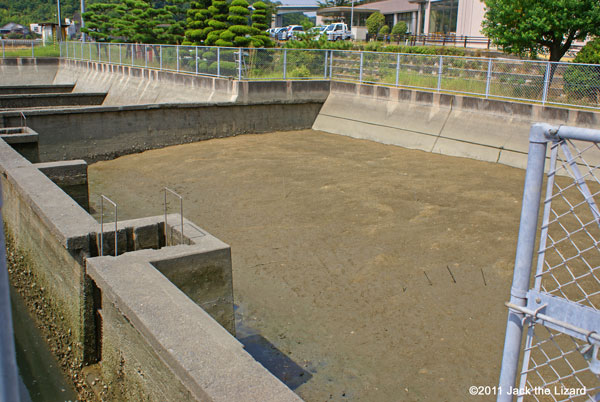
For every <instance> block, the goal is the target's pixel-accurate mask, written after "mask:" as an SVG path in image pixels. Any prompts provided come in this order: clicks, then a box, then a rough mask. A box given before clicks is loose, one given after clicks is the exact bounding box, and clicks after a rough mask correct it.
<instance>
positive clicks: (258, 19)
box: [251, 1, 273, 47]
mask: <svg viewBox="0 0 600 402" xmlns="http://www.w3.org/2000/svg"><path fill="white" fill-rule="evenodd" d="M252 6H253V7H254V12H253V13H252V37H251V41H252V46H254V47H272V46H273V41H272V40H271V38H269V36H268V35H267V34H266V32H265V31H266V30H267V29H269V25H268V24H267V5H266V4H265V3H263V2H262V1H257V2H256V3H254V4H253V5H252Z"/></svg>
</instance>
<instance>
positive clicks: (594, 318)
mask: <svg viewBox="0 0 600 402" xmlns="http://www.w3.org/2000/svg"><path fill="white" fill-rule="evenodd" d="M573 141H575V142H579V141H583V142H585V149H583V151H581V150H579V149H578V148H577V146H576V145H574V143H573ZM598 143H600V130H591V129H583V128H578V127H568V126H559V127H555V126H551V125H548V124H543V123H539V124H534V125H533V126H532V127H531V130H530V133H529V154H528V160H527V171H526V174H525V185H524V193H523V204H522V210H521V222H520V227H519V237H518V244H517V251H516V258H515V269H514V274H513V283H512V287H511V297H510V302H509V303H506V305H507V307H508V308H509V312H508V320H507V327H506V338H505V343H504V353H503V357H502V369H501V373H500V382H499V387H498V392H497V400H498V401H501V402H505V401H512V400H513V399H514V398H515V397H516V399H517V400H519V401H520V400H523V399H534V400H553V401H559V400H560V401H562V400H578V401H579V400H587V401H599V400H600V377H599V374H600V361H598V351H599V350H600V311H599V310H598V308H599V307H600V303H598V301H597V300H598V298H600V278H599V277H598V276H596V275H597V274H600V262H597V263H596V264H595V265H594V264H590V263H589V262H588V261H587V260H586V258H587V259H589V258H588V257H587V255H585V256H584V255H583V253H584V252H588V251H589V252H594V253H598V252H599V251H600V248H599V244H600V236H598V237H594V236H593V235H590V233H589V231H591V230H592V229H593V230H594V231H597V230H598V228H599V227H600V211H599V209H598V207H597V205H596V203H595V200H594V194H593V193H592V192H591V191H590V187H589V186H588V182H595V184H594V185H595V186H596V187H598V186H597V185H598V184H600V180H598V178H596V177H595V176H594V171H595V170H596V169H598V168H600V165H595V166H592V165H589V164H588V163H587V162H586V161H585V159H583V156H582V154H583V153H584V152H585V151H587V150H589V149H592V151H590V152H598V153H599V154H600V152H599V151H600V147H599V146H598ZM548 144H551V156H550V168H549V172H548V180H547V192H546V194H547V195H546V199H545V200H544V213H543V222H542V226H541V230H540V236H539V238H540V245H539V251H538V263H537V269H536V274H535V283H534V287H533V288H532V289H530V288H529V284H530V279H531V269H532V265H533V258H534V248H535V243H536V238H537V237H536V232H537V230H538V216H539V212H540V201H541V195H542V186H543V180H544V169H545V164H546V154H547V146H548ZM571 149H575V151H576V152H575V156H573V153H572V152H571ZM559 150H560V151H562V155H563V156H564V158H563V159H562V166H559V167H557V158H558V152H559ZM599 164H600V162H599ZM559 168H561V169H563V170H564V171H563V172H562V173H567V174H568V175H570V176H571V178H572V179H573V183H572V184H571V186H570V191H576V192H577V194H578V195H579V196H580V197H581V198H583V201H582V202H580V203H579V204H577V205H576V206H573V205H571V204H569V201H568V200H567V199H566V198H564V196H563V195H562V194H560V193H561V192H562V189H561V188H560V186H558V185H557V184H556V183H555V179H556V172H557V169H559ZM582 169H587V172H586V173H585V174H582V172H581V170H582ZM599 177H600V176H599ZM554 186H558V188H559V190H560V191H559V195H560V196H563V198H561V199H558V200H557V201H556V202H558V203H559V205H561V204H560V202H564V203H565V204H564V205H567V206H568V207H570V210H569V211H568V213H569V216H570V218H571V219H577V220H578V221H579V222H580V223H581V225H582V226H581V227H582V228H583V232H582V231H581V229H578V231H579V232H580V233H579V235H580V236H581V235H584V234H585V235H588V237H589V238H590V239H591V240H589V239H588V241H591V242H592V243H593V244H592V246H591V247H589V248H588V249H585V250H583V251H581V250H579V249H578V248H577V245H575V243H574V242H573V241H572V239H571V236H573V235H574V233H575V232H573V233H571V232H570V231H569V230H570V229H569V230H568V229H566V228H565V227H564V226H562V224H561V223H560V222H558V218H559V217H558V216H557V215H553V217H551V216H550V215H551V211H552V213H554V214H555V211H554V210H553V209H552V201H553V199H554V196H555V194H554V193H553V188H554ZM596 194H600V192H597V193H596ZM575 207H578V208H582V207H585V211H584V212H585V214H586V215H590V211H591V217H592V219H588V222H583V221H582V220H580V219H579V218H578V217H577V213H575ZM578 211H582V210H581V209H579V210H578ZM565 215H566V214H565ZM553 218H556V219H553ZM557 222H558V223H557ZM550 223H553V224H558V225H560V228H561V229H562V230H563V231H564V232H565V233H566V234H565V238H566V239H567V240H566V241H565V243H567V244H569V246H571V243H572V247H574V248H575V250H577V252H576V255H575V257H573V259H575V258H579V259H580V261H577V262H579V265H583V263H585V265H583V266H584V269H588V270H589V272H587V273H585V274H584V275H578V274H577V275H574V273H573V272H571V268H569V264H575V262H574V261H573V259H571V257H569V258H566V257H565V256H563V255H560V254H558V256H559V257H560V258H557V259H561V267H560V268H561V269H562V270H563V271H561V272H567V273H568V274H571V276H572V277H573V279H572V280H570V282H569V281H566V282H568V283H567V284H564V283H563V284H561V283H560V281H558V280H557V279H556V278H554V276H553V275H554V274H553V273H552V272H551V270H552V269H554V268H555V267H552V266H550V265H548V262H547V261H546V258H548V257H547V255H546V252H547V251H549V250H550V248H549V247H553V246H554V245H556V244H557V243H554V239H553V238H552V237H549V234H548V227H549V224H550ZM595 226H597V227H595ZM554 227H556V226H554ZM548 239H549V242H550V246H548V244H547V241H548ZM586 239H587V238H586ZM561 240H562V239H561ZM568 242H571V243H568ZM552 251H556V250H552ZM599 255H600V254H599ZM582 261H583V262H582ZM545 267H546V268H548V269H545ZM549 272H550V274H548V273H549ZM543 275H550V276H552V279H553V280H554V281H556V286H554V287H552V286H550V291H548V289H546V287H545V286H544V285H543V284H542V276H543ZM583 277H585V278H586V283H585V285H586V288H585V289H583V287H582V286H580V285H579V284H578V283H577V281H578V280H579V279H580V278H583ZM594 281H595V282H594ZM590 282H591V288H590V287H589V284H590ZM567 285H569V286H571V285H572V286H577V287H579V290H581V294H583V295H584V297H583V298H579V299H578V298H577V297H570V296H567V294H566V293H564V292H563V291H564V288H565V287H566V286H567ZM561 286H562V287H563V288H562V290H561ZM590 289H591V290H590ZM576 290H577V289H576ZM525 326H528V331H527V336H526V343H525V346H524V348H522V347H521V344H522V338H523V329H524V327H525ZM538 330H540V331H542V330H543V331H545V333H547V334H548V335H546V336H544V337H541V338H540V337H539V336H538V334H537V333H536V331H538ZM560 337H562V338H567V341H568V342H570V346H569V347H568V348H566V347H564V346H563V345H565V344H564V343H561V342H559V338H560ZM548 345H549V346H548ZM546 347H552V348H553V349H554V352H553V354H551V353H549V352H546V351H544V348H546ZM536 348H539V349H536ZM521 350H523V354H522V360H521V359H520V357H521ZM532 351H535V352H536V353H537V352H541V355H540V356H542V358H543V359H542V360H544V361H543V362H540V361H536V360H534V359H533V358H532ZM557 351H558V352H557ZM572 358H577V359H579V360H578V365H577V366H575V365H574V364H573V363H572ZM586 361H587V365H586V364H585V362H586ZM582 362H584V363H582ZM520 363H521V364H522V369H521V371H520V372H519V366H520ZM559 364H562V368H561V369H559V368H557V366H558V365H559ZM542 370H545V373H550V376H551V377H552V378H546V377H544V375H545V374H544V375H541V374H540V373H539V372H538V371H542ZM561 370H562V371H561ZM565 370H566V371H567V373H566V374H565ZM534 372H535V373H536V374H537V376H538V377H536V379H537V380H538V381H541V386H540V387H539V389H538V388H537V387H535V389H532V388H531V387H532V386H533V384H532V383H530V382H528V381H529V379H528V377H527V376H528V375H530V376H533V373H534ZM517 375H519V377H520V378H519V384H518V386H515V383H516V380H517ZM583 377H585V380H582V379H581V378H583ZM540 379H541V380H540ZM590 379H591V381H590ZM567 381H568V383H571V384H572V383H575V384H580V386H581V389H584V390H585V394H583V395H572V394H570V393H568V392H567V394H566V395H563V394H561V391H562V390H564V389H567V388H566V387H565V385H564V384H565V383H566V382H567ZM585 381H588V382H593V383H590V384H588V383H585ZM527 387H529V388H527ZM552 387H554V388H553V389H551V388H552ZM557 387H558V388H557ZM567 390H568V389H567Z"/></svg>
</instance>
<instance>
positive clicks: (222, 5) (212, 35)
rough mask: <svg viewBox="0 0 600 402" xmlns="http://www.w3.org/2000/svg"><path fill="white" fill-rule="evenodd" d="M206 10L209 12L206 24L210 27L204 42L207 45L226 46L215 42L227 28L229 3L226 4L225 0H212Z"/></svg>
mask: <svg viewBox="0 0 600 402" xmlns="http://www.w3.org/2000/svg"><path fill="white" fill-rule="evenodd" d="M208 12H209V13H210V18H209V20H208V22H207V25H208V27H209V28H210V31H209V32H208V33H207V35H206V40H205V41H204V43H205V44H207V45H209V46H212V45H217V46H226V45H219V43H217V42H218V41H219V39H220V36H221V33H223V32H224V31H225V30H226V29H227V28H229V24H228V23H227V17H228V14H229V5H227V1H225V0H212V4H211V5H210V6H209V7H208Z"/></svg>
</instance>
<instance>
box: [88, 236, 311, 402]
mask: <svg viewBox="0 0 600 402" xmlns="http://www.w3.org/2000/svg"><path fill="white" fill-rule="evenodd" d="M178 247H182V246H178ZM176 248H177V247H176ZM160 252H161V250H158V251H154V252H153V253H154V254H156V255H155V257H154V258H158V253H160ZM144 254H147V253H146V252H145V253H144ZM140 257H141V258H140ZM146 257H147V255H144V256H141V255H140V253H128V254H125V255H122V256H119V257H117V258H112V257H97V258H92V259H89V260H88V261H87V264H88V273H89V275H90V276H91V277H92V278H93V280H94V282H95V283H96V285H97V286H98V288H100V289H101V291H102V304H101V311H100V314H101V317H102V367H101V369H102V373H103V378H104V379H105V381H108V382H109V383H110V384H111V387H110V391H109V394H108V398H109V400H120V401H123V400H130V401H138V400H145V401H190V400H202V401H209V400H210V401H227V402H228V401H299V400H300V398H298V397H297V396H296V395H295V394H294V393H293V392H292V391H291V390H290V389H288V388H287V387H286V386H285V385H283V384H282V383H281V382H280V381H279V380H277V379H276V378H275V377H274V376H273V375H271V374H270V373H269V372H268V371H267V370H266V369H265V368H264V367H262V366H261V365H260V364H259V363H258V362H256V361H255V360H254V359H252V357H250V355H248V354H247V353H246V352H245V351H244V350H243V346H242V345H241V344H240V343H239V342H238V341H237V340H235V339H234V338H233V337H232V336H230V335H229V334H228V333H227V332H226V331H225V329H224V328H223V327H221V326H219V325H218V324H217V323H216V322H215V321H214V320H213V319H212V318H211V317H210V316H209V315H208V314H207V313H206V312H205V311H204V310H202V309H201V308H200V307H199V306H198V305H197V304H195V303H193V302H192V301H191V300H190V299H189V298H188V297H186V296H185V295H184V294H183V292H182V291H181V290H179V289H178V288H177V287H176V286H175V285H174V284H173V283H171V282H169V281H168V280H166V278H165V277H164V276H163V275H162V274H161V273H160V272H159V271H158V270H157V269H155V268H154V267H153V264H151V263H149V262H147V261H146ZM124 340H126V342H124Z"/></svg>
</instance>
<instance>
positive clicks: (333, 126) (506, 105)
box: [313, 82, 600, 168]
mask: <svg viewBox="0 0 600 402" xmlns="http://www.w3.org/2000/svg"><path fill="white" fill-rule="evenodd" d="M538 121H543V122H548V123H551V124H569V125H576V126H579V127H590V128H597V127H598V124H599V123H600V114H599V113H597V112H592V111H584V110H575V109H565V108H558V107H549V106H542V105H532V104H525V103H517V102H509V101H503V100H493V99H482V98H476V97H469V96H462V95H452V94H436V93H431V92H422V91H416V90H410V89H402V88H390V87H382V86H373V85H360V84H353V83H342V82H332V84H331V94H330V96H329V97H328V98H327V101H326V102H325V104H324V105H323V108H322V109H321V112H320V113H319V115H318V116H317V119H316V120H315V123H314V125H313V129H315V130H322V131H326V132H331V133H336V134H342V135H347V136H351V137H355V138H363V139H370V140H373V141H377V142H382V143H386V144H394V145H400V146H403V147H406V148H413V149H420V150H424V151H428V152H436V153H441V154H445V155H452V156H460V157H468V158H473V159H479V160H484V161H489V162H499V163H503V164H506V165H510V166H515V167H520V168H524V167H525V166H526V162H527V151H528V144H529V142H528V141H529V128H530V127H531V124H532V123H534V122H538Z"/></svg>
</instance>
